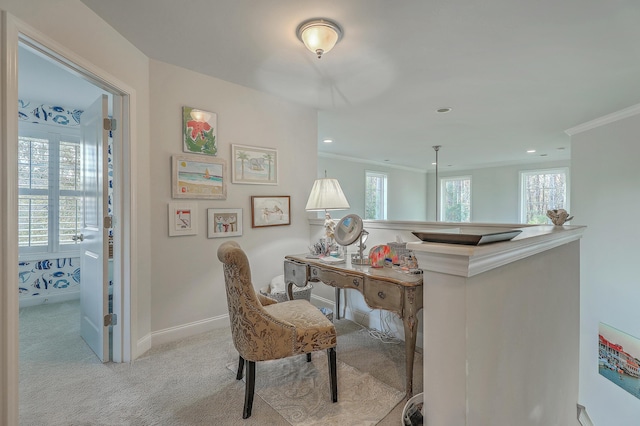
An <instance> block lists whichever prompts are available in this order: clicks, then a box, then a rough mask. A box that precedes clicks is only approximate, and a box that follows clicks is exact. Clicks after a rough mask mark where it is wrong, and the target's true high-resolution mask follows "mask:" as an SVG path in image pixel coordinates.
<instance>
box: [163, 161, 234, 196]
mask: <svg viewBox="0 0 640 426" xmlns="http://www.w3.org/2000/svg"><path fill="white" fill-rule="evenodd" d="M172 166H173V171H172V183H173V184H172V195H173V198H205V199H210V200H226V199H227V177H226V173H227V163H226V162H225V161H224V160H223V159H220V158H215V157H205V156H195V155H174V156H173V165H172Z"/></svg>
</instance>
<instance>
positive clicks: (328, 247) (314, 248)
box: [309, 238, 338, 257]
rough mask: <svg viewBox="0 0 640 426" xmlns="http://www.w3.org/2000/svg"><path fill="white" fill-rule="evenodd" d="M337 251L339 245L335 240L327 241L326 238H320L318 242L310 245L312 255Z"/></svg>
mask: <svg viewBox="0 0 640 426" xmlns="http://www.w3.org/2000/svg"><path fill="white" fill-rule="evenodd" d="M337 251H338V245H337V244H335V243H333V242H327V239H326V238H320V240H319V241H318V242H317V243H314V244H313V245H310V246H309V253H310V254H311V256H312V257H315V256H324V255H325V254H330V253H331V252H337Z"/></svg>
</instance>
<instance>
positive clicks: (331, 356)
mask: <svg viewBox="0 0 640 426" xmlns="http://www.w3.org/2000/svg"><path fill="white" fill-rule="evenodd" d="M327 358H328V360H329V384H330V386H331V401H332V402H338V372H337V368H336V348H329V349H327Z"/></svg>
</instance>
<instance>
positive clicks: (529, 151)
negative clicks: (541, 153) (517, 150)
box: [527, 149, 536, 154]
mask: <svg viewBox="0 0 640 426" xmlns="http://www.w3.org/2000/svg"><path fill="white" fill-rule="evenodd" d="M534 152H536V150H535V149H530V150H528V151H527V154H533V153H534Z"/></svg>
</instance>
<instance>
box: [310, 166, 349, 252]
mask: <svg viewBox="0 0 640 426" xmlns="http://www.w3.org/2000/svg"><path fill="white" fill-rule="evenodd" d="M324 175H325V177H324V178H320V179H316V181H315V182H314V183H313V188H311V194H309V199H308V200H307V206H306V207H305V210H306V211H308V212H314V211H322V210H324V217H325V220H324V229H325V234H326V236H327V247H326V251H327V253H325V254H328V252H329V251H330V250H331V245H332V241H333V233H334V230H335V227H336V224H335V222H334V221H333V219H331V215H330V214H329V210H347V209H348V208H350V206H349V202H348V201H347V198H346V197H345V196H344V192H342V188H341V187H340V183H339V182H338V180H337V179H329V178H327V172H326V171H325V172H324Z"/></svg>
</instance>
